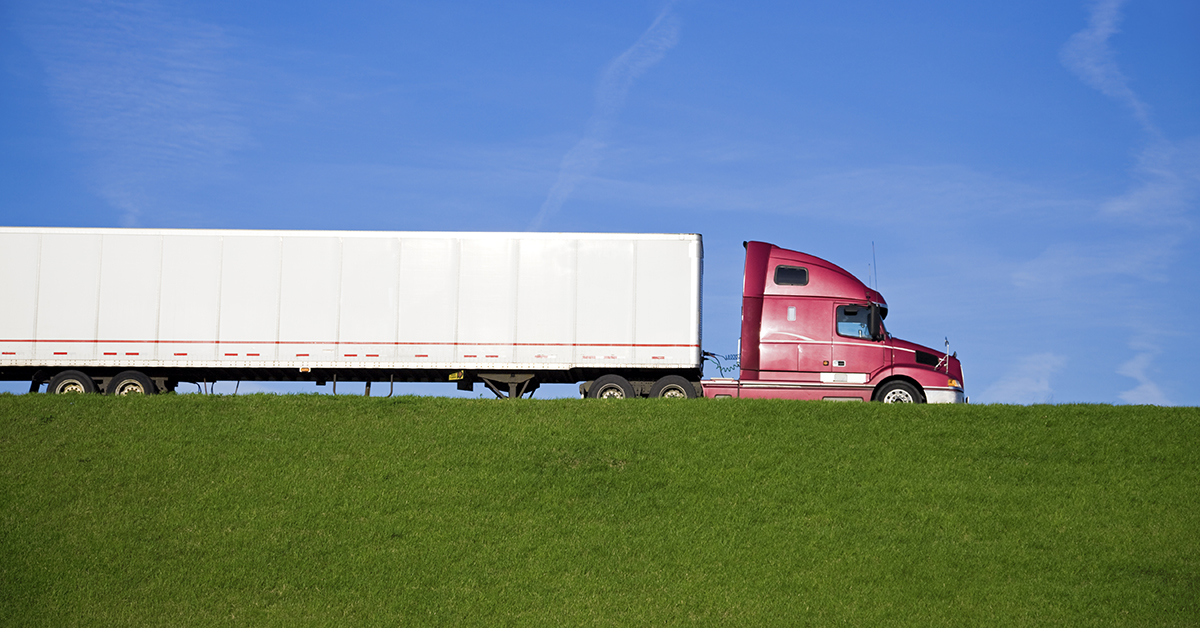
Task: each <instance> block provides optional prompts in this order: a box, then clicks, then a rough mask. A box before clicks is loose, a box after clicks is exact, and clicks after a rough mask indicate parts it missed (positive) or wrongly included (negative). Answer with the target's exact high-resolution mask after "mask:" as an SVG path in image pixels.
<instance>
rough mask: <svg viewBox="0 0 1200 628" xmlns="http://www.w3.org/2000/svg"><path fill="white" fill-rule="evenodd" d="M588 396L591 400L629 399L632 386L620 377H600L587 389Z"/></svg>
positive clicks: (631, 393) (631, 394)
mask: <svg viewBox="0 0 1200 628" xmlns="http://www.w3.org/2000/svg"><path fill="white" fill-rule="evenodd" d="M588 396H589V397H591V398H592V399H630V398H632V397H633V384H630V383H629V380H627V379H625V378H624V377H621V376H620V375H601V376H600V377H597V378H596V381H595V382H594V383H593V384H592V387H591V388H590V389H588Z"/></svg>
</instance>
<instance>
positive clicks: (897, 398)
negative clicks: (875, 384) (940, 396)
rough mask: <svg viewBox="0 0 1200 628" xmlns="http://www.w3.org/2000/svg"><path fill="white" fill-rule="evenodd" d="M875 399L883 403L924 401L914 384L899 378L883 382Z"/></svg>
mask: <svg viewBox="0 0 1200 628" xmlns="http://www.w3.org/2000/svg"><path fill="white" fill-rule="evenodd" d="M875 399H877V400H878V401H882V402H883V403H925V397H922V396H921V391H919V390H917V387H916V386H913V385H912V384H910V383H908V382H905V381H901V380H896V381H891V382H888V383H886V384H884V385H883V387H881V388H880V389H879V392H878V393H877V394H876V395H875Z"/></svg>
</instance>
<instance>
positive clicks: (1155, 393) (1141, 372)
mask: <svg viewBox="0 0 1200 628" xmlns="http://www.w3.org/2000/svg"><path fill="white" fill-rule="evenodd" d="M1134 348H1135V349H1141V350H1142V351H1141V353H1138V354H1137V355H1136V356H1134V357H1133V359H1132V360H1130V361H1128V362H1126V363H1124V364H1122V365H1121V366H1120V368H1118V369H1117V374H1119V375H1124V376H1125V377H1131V378H1133V379H1135V380H1137V382H1138V385H1137V387H1135V388H1132V389H1130V390H1127V391H1125V392H1123V393H1121V394H1120V397H1121V399H1122V400H1123V401H1124V402H1125V403H1134V404H1147V405H1155V406H1167V405H1171V402H1170V401H1168V400H1167V396H1166V395H1165V394H1163V392H1162V390H1161V389H1159V387H1158V385H1157V384H1155V383H1154V382H1153V381H1151V379H1150V375H1149V373H1148V371H1150V370H1151V368H1152V367H1153V365H1154V358H1155V357H1156V356H1157V355H1158V353H1159V350H1158V348H1157V347H1153V346H1150V345H1147V344H1145V343H1135V346H1134Z"/></svg>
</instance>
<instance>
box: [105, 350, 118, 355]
mask: <svg viewBox="0 0 1200 628" xmlns="http://www.w3.org/2000/svg"><path fill="white" fill-rule="evenodd" d="M104 355H117V352H116V351H105V352H104Z"/></svg>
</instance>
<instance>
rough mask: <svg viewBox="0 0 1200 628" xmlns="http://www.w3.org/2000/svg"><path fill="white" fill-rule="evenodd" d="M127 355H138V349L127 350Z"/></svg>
mask: <svg viewBox="0 0 1200 628" xmlns="http://www.w3.org/2000/svg"><path fill="white" fill-rule="evenodd" d="M125 355H138V353H137V352H136V351H127V352H125Z"/></svg>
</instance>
